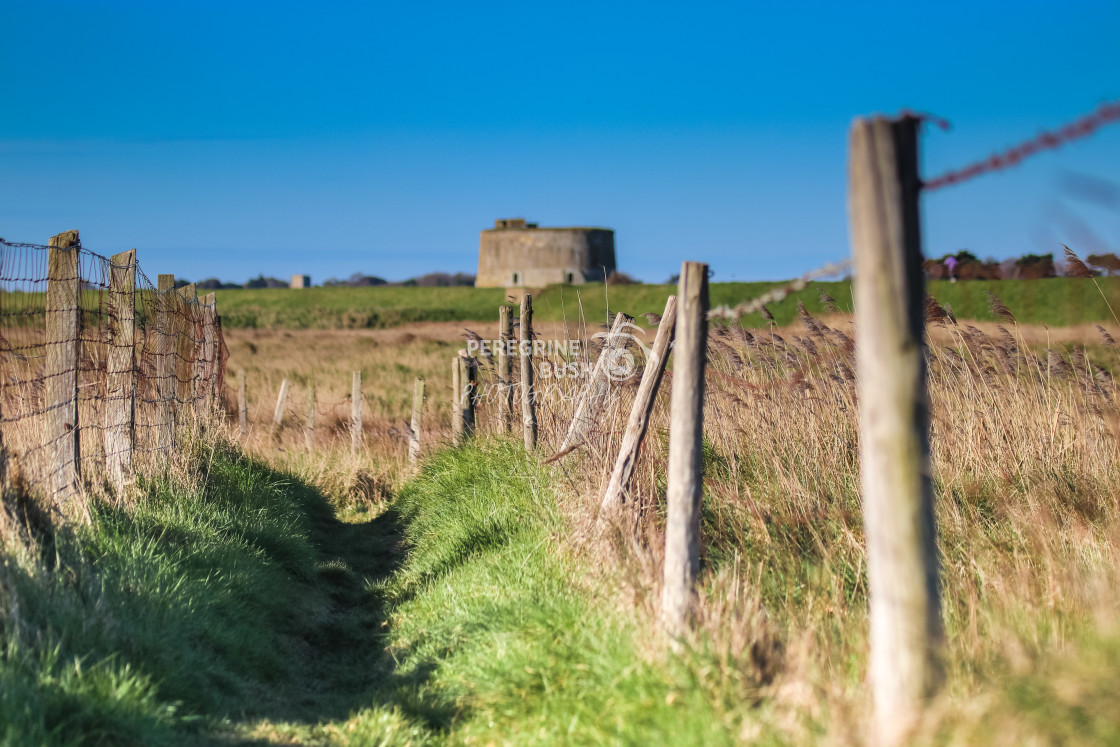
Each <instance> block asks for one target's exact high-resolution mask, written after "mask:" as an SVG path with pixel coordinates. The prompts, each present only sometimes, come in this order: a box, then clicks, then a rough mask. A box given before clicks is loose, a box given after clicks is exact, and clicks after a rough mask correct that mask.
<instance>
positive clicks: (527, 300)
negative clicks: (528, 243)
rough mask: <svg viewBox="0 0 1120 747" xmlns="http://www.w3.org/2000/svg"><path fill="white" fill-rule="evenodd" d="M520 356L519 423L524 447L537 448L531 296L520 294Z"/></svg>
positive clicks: (530, 449) (532, 449) (531, 449)
mask: <svg viewBox="0 0 1120 747" xmlns="http://www.w3.org/2000/svg"><path fill="white" fill-rule="evenodd" d="M518 332H519V336H520V338H521V339H520V342H521V345H520V350H518V355H519V356H520V357H521V425H522V428H523V430H524V431H525V448H526V449H528V450H529V451H534V450H536V448H537V410H536V401H535V398H534V396H533V394H534V392H533V297H532V296H531V295H529V294H528V293H526V294H524V295H523V296H521V318H520V320H519V323H518Z"/></svg>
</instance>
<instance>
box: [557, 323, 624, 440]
mask: <svg viewBox="0 0 1120 747" xmlns="http://www.w3.org/2000/svg"><path fill="white" fill-rule="evenodd" d="M632 321H633V320H632V319H630V317H628V316H626V315H625V314H615V317H614V323H613V324H612V325H611V330H610V332H609V333H608V334H607V339H606V344H605V345H603V349H602V350H601V351H600V352H599V358H598V359H597V360H596V361H595V368H593V369H592V370H591V378H590V379H589V380H588V381H587V384H586V385H585V386H584V387H583V389H582V390H581V391H580V395H579V399H578V400H577V403H576V408H575V412H574V414H573V415H572V422H571V423H570V424H569V425H568V432H567V434H566V435H565V436H564V441H563V442H562V443H561V444H560V448H559V449H558V450H557V451H558V452H561V453H563V452H565V451H567V450H568V449H569V448H571V447H572V446H576V445H578V444H579V443H581V442H582V441H583V440H584V439H585V438H586V437H587V432H588V431H589V430H590V429H591V428H592V426H594V425H595V424H596V423H598V422H601V420H602V410H603V406H604V404H605V402H606V400H607V397H608V396H610V391H611V380H612V377H613V376H615V375H616V374H614V373H612V369H611V366H612V364H613V363H614V360H615V358H614V354H615V353H616V352H617V351H618V350H621V349H622V348H623V347H625V346H626V341H627V340H628V339H629V338H630V337H631V336H630V335H628V334H626V331H625V330H626V326H627V325H628V324H631V323H632ZM630 373H632V372H630Z"/></svg>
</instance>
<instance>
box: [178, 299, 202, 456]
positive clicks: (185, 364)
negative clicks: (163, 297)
mask: <svg viewBox="0 0 1120 747" xmlns="http://www.w3.org/2000/svg"><path fill="white" fill-rule="evenodd" d="M176 294H177V295H178V298H177V299H176V306H175V308H176V312H177V313H176V314H175V327H176V331H177V333H178V335H177V344H176V346H175V380H176V381H175V391H176V399H177V400H178V401H177V402H176V408H175V409H176V433H175V438H176V439H178V438H179V437H180V436H181V435H182V434H181V433H180V429H181V428H182V426H183V424H184V422H185V421H186V417H185V416H186V413H187V404H188V403H190V402H191V400H193V399H194V393H195V387H194V383H195V365H194V363H195V357H196V355H195V349H196V346H197V335H196V331H195V330H196V328H197V322H198V319H197V317H198V291H197V290H196V288H195V284H194V283H191V284H189V285H184V286H183V287H182V288H180V289H179V290H178V291H176Z"/></svg>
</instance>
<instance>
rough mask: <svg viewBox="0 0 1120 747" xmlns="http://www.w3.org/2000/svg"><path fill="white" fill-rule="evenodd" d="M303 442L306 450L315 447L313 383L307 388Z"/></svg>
mask: <svg viewBox="0 0 1120 747" xmlns="http://www.w3.org/2000/svg"><path fill="white" fill-rule="evenodd" d="M303 443H304V445H305V446H306V447H307V450H308V451H311V450H312V449H313V448H314V447H315V385H314V384H312V385H311V386H309V387H308V388H307V417H306V418H304V421H303Z"/></svg>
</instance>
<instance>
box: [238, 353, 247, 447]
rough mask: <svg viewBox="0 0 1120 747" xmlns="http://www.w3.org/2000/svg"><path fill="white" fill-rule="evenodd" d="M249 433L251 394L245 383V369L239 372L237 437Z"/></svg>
mask: <svg viewBox="0 0 1120 747" xmlns="http://www.w3.org/2000/svg"><path fill="white" fill-rule="evenodd" d="M248 431H249V392H248V386H247V385H246V383H245V369H243V368H242V369H240V370H238V372H237V437H238V438H242V437H244V436H245V434H246V433H248Z"/></svg>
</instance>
